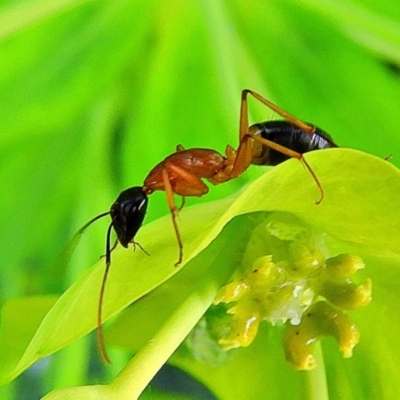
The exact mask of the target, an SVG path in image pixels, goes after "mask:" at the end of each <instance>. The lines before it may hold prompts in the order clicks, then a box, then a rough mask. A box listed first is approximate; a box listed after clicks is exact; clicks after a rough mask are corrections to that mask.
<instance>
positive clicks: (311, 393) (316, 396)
mask: <svg viewBox="0 0 400 400" xmlns="http://www.w3.org/2000/svg"><path fill="white" fill-rule="evenodd" d="M314 357H315V361H316V364H317V365H316V367H315V368H314V369H313V370H311V371H307V372H305V382H304V383H305V391H306V393H305V398H306V399H308V400H329V393H328V384H327V381H326V372H325V363H324V357H323V354H322V348H321V343H320V342H318V343H317V344H316V345H315V348H314Z"/></svg>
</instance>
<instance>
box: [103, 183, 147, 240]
mask: <svg viewBox="0 0 400 400" xmlns="http://www.w3.org/2000/svg"><path fill="white" fill-rule="evenodd" d="M146 210H147V195H146V194H145V193H143V188H142V187H141V186H135V187H132V188H129V189H126V190H124V191H123V192H122V193H121V194H120V195H119V196H118V198H117V200H116V201H115V203H114V204H113V205H112V206H111V209H110V215H111V218H112V226H113V228H114V230H115V232H116V234H117V237H118V241H119V242H120V243H121V244H122V246H124V247H128V244H129V243H130V242H131V241H132V239H133V238H134V237H135V235H136V233H137V231H138V230H139V228H140V227H141V225H142V222H143V219H144V216H145V215H146Z"/></svg>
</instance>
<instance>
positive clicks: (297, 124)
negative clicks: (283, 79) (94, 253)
mask: <svg viewBox="0 0 400 400" xmlns="http://www.w3.org/2000/svg"><path fill="white" fill-rule="evenodd" d="M248 94H250V95H252V96H253V97H254V98H256V99H257V100H258V101H260V102H261V103H263V104H264V105H266V106H267V107H269V108H270V109H272V110H273V111H275V112H276V113H277V114H279V115H280V116H281V117H283V118H284V119H285V120H282V121H266V122H262V123H257V124H254V125H251V126H249V122H248V108H247V95H248ZM330 147H338V146H337V145H336V144H335V143H334V142H333V140H332V139H331V137H330V136H329V135H328V134H327V133H326V132H324V131H323V130H322V129H320V128H318V127H316V126H313V125H311V124H308V123H305V122H303V121H301V120H299V119H297V118H295V117H293V116H292V115H290V114H289V113H287V112H286V111H284V110H283V109H281V108H280V107H278V106H276V105H275V104H273V103H271V102H270V101H269V100H267V99H265V98H264V97H262V96H260V95H259V94H258V93H256V92H253V91H251V90H248V89H245V90H243V91H242V97H241V107H240V124H239V147H238V149H237V150H234V149H233V147H231V146H229V145H228V146H227V147H226V150H225V155H224V156H223V155H221V154H220V153H218V152H217V151H215V150H212V149H202V148H193V149H187V150H185V149H184V148H183V147H182V146H180V145H179V146H177V149H176V152H175V153H173V154H171V155H169V156H168V157H166V158H165V159H164V160H163V161H161V162H160V163H159V164H157V165H156V166H155V167H154V168H153V169H152V170H151V171H150V172H149V174H148V175H147V177H146V179H145V180H144V184H143V186H135V187H132V188H130V189H127V190H125V191H123V192H122V193H121V194H120V195H119V196H118V198H117V200H116V201H115V203H114V204H113V205H112V206H111V209H110V211H108V212H105V213H103V214H100V215H98V216H97V217H95V218H93V219H92V220H91V221H89V222H88V223H87V224H86V225H85V226H84V227H82V228H81V229H80V231H79V233H82V232H83V231H84V230H85V229H86V228H87V227H88V226H89V225H90V224H91V223H92V222H94V221H96V220H97V219H99V218H102V217H104V216H106V215H110V216H111V224H110V226H109V227H108V230H107V239H106V254H105V259H106V269H105V273H104V277H103V281H102V285H101V291H100V299H99V307H98V315H97V322H98V323H97V325H98V326H97V332H98V342H99V349H100V353H101V356H102V358H103V359H104V360H105V361H106V362H108V363H109V362H110V360H109V358H108V356H107V353H106V350H105V346H104V340H103V332H102V304H103V298H104V290H105V283H106V280H107V275H108V271H109V267H110V264H111V252H112V250H113V249H114V248H115V246H116V245H117V244H118V242H119V243H121V245H122V246H123V247H126V248H127V247H128V245H129V244H130V243H134V244H136V243H135V241H134V238H135V236H136V233H137V232H138V230H139V229H140V227H141V225H142V222H143V219H144V217H145V214H146V209H147V202H148V195H149V194H151V193H153V192H154V191H156V190H163V191H165V193H166V197H167V203H168V207H169V209H170V211H171V216H172V222H173V226H174V230H175V234H176V238H177V241H178V246H179V257H178V261H177V262H176V263H175V265H179V264H180V263H181V262H182V257H183V244H182V239H181V236H180V233H179V229H178V225H177V221H176V218H177V214H178V211H179V208H178V207H177V206H176V204H175V201H174V198H173V196H174V194H175V195H179V196H182V197H183V198H185V197H187V196H203V195H205V194H207V193H208V187H207V186H206V185H205V184H204V182H203V181H202V179H206V180H208V181H209V182H211V183H212V184H214V185H217V184H220V183H224V182H227V181H229V180H231V179H234V178H236V177H237V176H239V175H241V174H242V173H243V172H244V171H245V170H246V169H247V168H248V167H249V166H250V164H255V165H277V164H279V163H281V162H282V161H284V160H286V159H288V158H291V157H292V158H297V159H298V160H300V161H301V162H302V163H303V165H304V166H305V167H306V168H307V169H308V171H309V172H310V174H311V176H312V178H313V179H314V181H315V183H316V184H317V187H318V189H319V191H320V198H319V199H318V201H316V203H317V204H319V203H320V202H321V201H322V199H323V195H324V193H323V189H322V187H321V184H320V182H319V180H318V178H317V176H316V175H315V173H314V171H313V170H312V169H311V167H310V166H309V164H308V163H307V162H306V160H305V159H304V157H303V153H306V152H308V151H311V150H319V149H325V148H330ZM112 228H113V229H114V230H115V232H116V235H117V241H116V243H115V245H114V246H113V247H111V245H110V243H111V230H112Z"/></svg>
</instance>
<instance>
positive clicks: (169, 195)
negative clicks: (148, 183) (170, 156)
mask: <svg viewBox="0 0 400 400" xmlns="http://www.w3.org/2000/svg"><path fill="white" fill-rule="evenodd" d="M162 178H163V183H164V190H165V194H166V196H167V202H168V207H169V209H170V211H171V216H172V223H173V225H174V230H175V234H176V239H177V241H178V247H179V257H178V261H177V262H176V263H175V266H178V265H179V264H180V263H181V262H182V258H183V244H182V239H181V234H180V232H179V228H178V224H177V222H176V218H177V216H178V212H179V208H178V207H177V206H176V205H175V201H174V192H173V190H172V186H171V182H170V180H169V176H168V172H167V170H166V168H163V169H162Z"/></svg>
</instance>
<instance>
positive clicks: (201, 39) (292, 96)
mask: <svg viewBox="0 0 400 400" xmlns="http://www.w3.org/2000/svg"><path fill="white" fill-rule="evenodd" d="M399 17H400V3H398V2H397V1H394V0H392V1H387V2H382V3H376V2H373V1H361V0H359V1H357V2H356V1H317V0H315V1H311V0H309V1H307V0H303V1H295V0H281V1H256V0H248V1H246V2H243V1H239V0H236V1H235V0H233V1H232V0H231V1H212V0H204V1H201V0H198V1H195V0H191V1H188V0H186V1H184V0H181V1H179V0H176V1H149V0H146V1H145V0H142V1H127V0H114V1H112V2H110V1H89V0H86V1H83V0H81V1H79V0H75V1H73V0H69V1H67V0H53V1H49V0H41V1H2V2H1V4H0V121H1V123H0V126H1V134H0V181H1V183H2V190H1V199H0V221H1V225H0V226H1V229H2V235H1V240H0V246H1V247H0V254H1V260H2V261H1V263H0V300H1V302H4V301H6V300H8V299H11V298H17V297H22V296H27V295H39V294H40V295H42V294H60V293H62V292H63V291H64V290H65V289H66V288H68V287H69V286H70V284H71V283H72V282H74V281H75V280H76V279H77V277H79V276H81V275H82V273H84V271H86V270H87V269H88V267H89V266H91V265H92V264H93V263H94V262H95V261H96V260H97V258H98V255H99V254H102V253H103V252H104V236H105V227H106V221H104V222H102V223H100V222H99V223H98V224H97V225H98V226H96V227H93V228H91V229H90V231H88V232H87V233H86V234H85V237H84V240H83V242H82V244H81V245H80V246H79V248H78V249H77V251H76V252H75V253H74V255H73V259H72V262H71V263H70V265H69V266H67V263H66V262H64V261H65V260H64V261H62V262H60V261H56V260H57V257H58V255H59V254H60V253H61V252H62V250H63V249H64V248H65V246H66V243H67V242H68V240H69V238H70V237H71V236H72V235H73V232H74V231H75V230H76V229H77V228H79V227H80V226H81V225H82V224H83V223H85V222H86V221H87V220H89V219H90V218H92V217H93V216H95V215H96V214H98V213H100V212H103V211H106V210H107V209H108V208H109V205H110V204H111V203H112V202H113V201H114V199H115V198H116V196H117V194H118V193H119V192H120V191H121V190H122V189H124V188H126V187H129V186H134V185H141V184H142V182H143V180H144V178H145V176H146V174H147V173H148V172H149V170H150V169H151V168H152V167H153V166H154V165H155V164H157V163H158V162H159V161H161V160H162V159H163V158H164V157H165V156H166V155H168V154H170V153H172V152H173V151H174V149H175V147H176V145H177V144H182V145H183V146H184V147H208V148H212V149H216V150H218V151H220V152H223V151H224V148H225V146H226V144H231V145H233V146H236V145H237V142H238V122H239V100H240V91H241V90H242V89H243V88H246V87H248V88H251V89H253V90H255V91H257V92H259V93H260V94H262V95H263V96H265V97H266V98H268V99H270V100H272V101H274V102H275V103H277V104H279V105H280V106H281V107H282V108H284V109H285V110H287V111H289V112H290V113H292V114H293V115H295V116H297V117H299V118H301V119H303V120H306V121H310V122H312V123H314V124H316V125H318V126H320V127H322V128H323V129H324V130H326V131H327V132H329V133H330V134H331V135H332V136H333V137H334V139H335V140H336V142H337V143H338V144H339V145H340V146H343V147H350V148H356V149H359V150H363V151H366V152H369V153H372V154H374V155H377V156H378V157H381V158H384V157H386V156H388V155H389V154H393V156H394V157H393V160H392V161H391V162H393V163H394V164H395V165H397V166H399V165H400V161H399V160H400V141H399V137H400V135H399V133H398V126H399V122H398V121H399V114H400V96H399V93H400V73H399V71H400V18H399ZM272 118H276V116H274V115H273V113H272V112H271V111H270V110H268V109H266V108H265V107H263V106H260V105H258V104H255V101H251V121H252V122H260V121H263V120H268V119H272ZM332 168H335V165H332ZM262 172H263V171H262V169H261V168H256V167H252V168H250V169H249V171H247V172H246V173H245V174H244V175H243V176H241V177H240V178H238V179H237V180H234V181H232V182H229V183H227V184H224V185H221V186H218V187H212V188H211V190H210V194H209V195H207V197H205V198H204V199H200V200H197V199H188V200H187V204H188V205H190V204H194V203H196V202H198V201H208V200H212V199H217V198H221V197H224V196H225V195H227V194H230V193H234V192H236V191H238V190H239V189H240V188H242V187H243V186H244V184H245V183H247V182H250V181H252V180H253V179H254V178H255V177H256V176H259V175H260V174H262ZM301 179H302V178H299V182H298V184H299V185H301ZM271 190H273V188H272V189H271ZM149 201H150V205H149V212H148V216H147V218H146V221H147V222H149V221H151V220H152V219H155V218H156V217H159V216H161V215H164V214H166V213H167V212H168V208H167V205H166V202H165V198H164V195H163V193H156V194H154V195H152V196H151V198H150V199H149ZM393 201H396V199H393ZM87 343H88V342H87V341H86V342H82V344H81V345H79V344H77V345H76V349H72V350H71V349H69V350H68V351H65V352H64V353H63V352H61V353H59V354H57V355H56V356H55V357H53V358H52V359H48V360H47V361H45V362H43V363H42V364H41V365H40V366H38V367H37V368H36V369H33V370H31V371H30V372H29V373H26V374H24V375H23V377H22V380H21V378H20V379H19V380H17V381H16V382H14V383H13V384H11V385H10V386H8V387H6V388H3V389H0V390H2V391H0V394H1V396H2V397H1V398H4V399H8V398H9V399H13V398H16V399H17V398H19V399H25V398H29V399H30V398H39V396H40V395H39V393H42V394H43V393H46V392H48V391H49V390H51V389H54V388H57V387H59V386H65V385H77V384H80V383H82V382H88V380H90V379H94V380H96V379H100V378H98V377H99V376H101V377H103V378H104V376H107V375H106V374H110V375H112V374H113V372H115V371H108V372H104V370H103V369H102V367H101V366H99V365H97V364H96V365H95V366H94V367H93V368H92V370H91V369H89V370H88V369H87V366H88V363H89V361H88V360H89V354H90V353H92V352H95V351H94V347H95V344H94V343H93V349H91V348H88V345H87ZM121 358H122V359H123V356H122V355H121ZM113 368H114V367H113ZM115 368H118V367H115ZM93 370H94V372H93ZM88 371H89V372H88ZM88 376H89V378H88ZM93 377H94V378H93ZM104 379H107V378H104ZM27 382H29V384H27ZM33 382H34V383H35V385H33ZM29 385H31V386H29ZM27 386H28V387H31V388H33V387H35V390H37V394H36V393H35V396H36V397H29V395H28V397H26V395H24V394H23V389H24V387H25V388H26V387H27ZM32 390H33V389H32ZM24 396H25V397H24Z"/></svg>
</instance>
